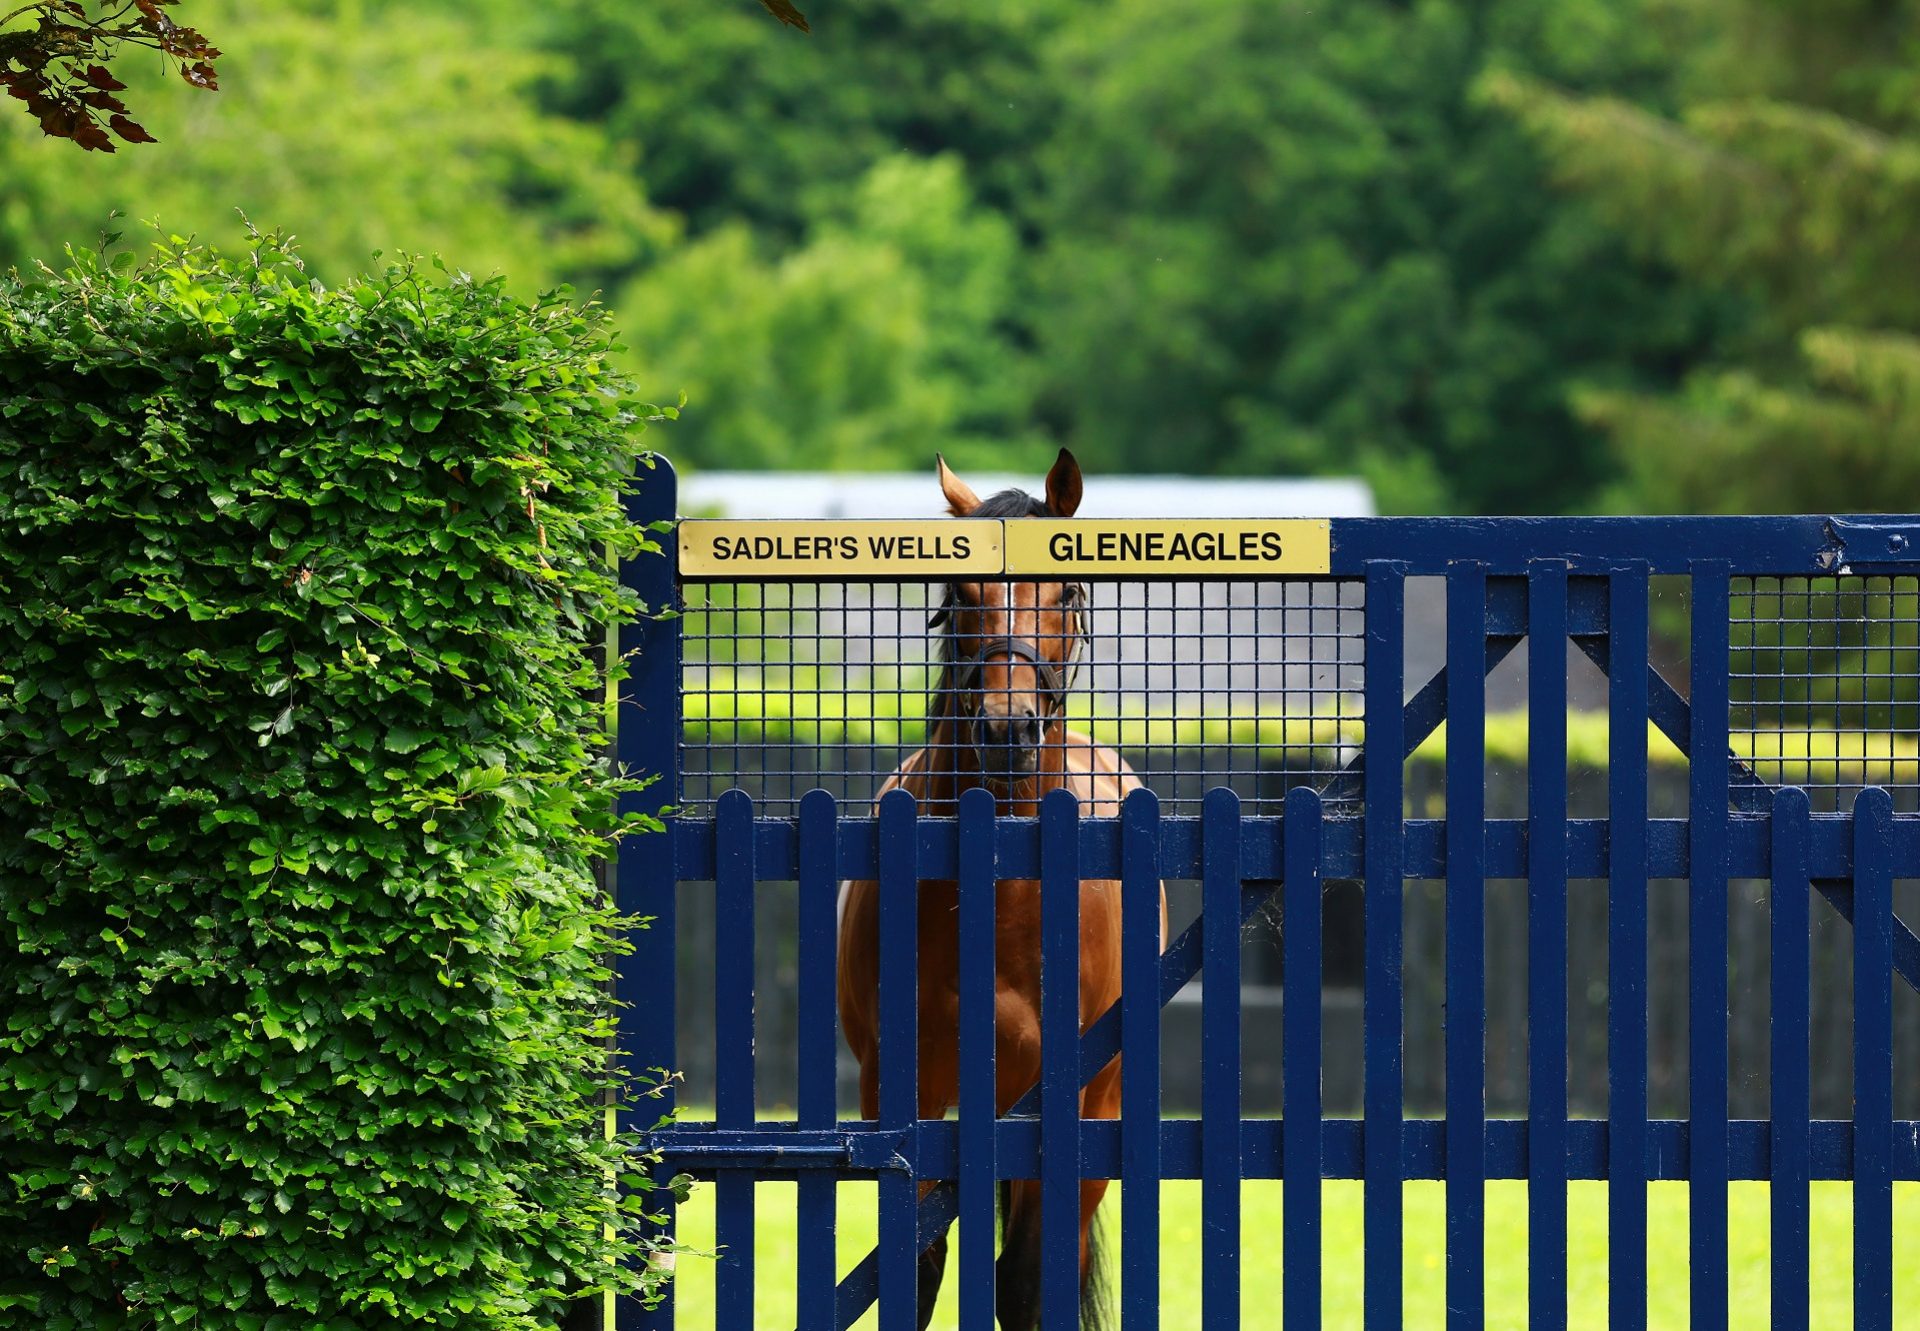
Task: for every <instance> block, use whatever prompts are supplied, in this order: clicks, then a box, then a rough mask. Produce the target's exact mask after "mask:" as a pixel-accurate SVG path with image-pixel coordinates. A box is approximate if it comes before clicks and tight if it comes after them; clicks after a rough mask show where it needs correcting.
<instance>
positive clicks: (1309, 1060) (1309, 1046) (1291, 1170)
mask: <svg viewBox="0 0 1920 1331" xmlns="http://www.w3.org/2000/svg"><path fill="white" fill-rule="evenodd" d="M1284 838H1285V842H1284V846H1283V853H1284V854H1285V855H1286V865H1285V869H1284V873H1285V875H1286V879H1285V882H1284V884H1283V885H1282V888H1281V891H1282V894H1283V896H1282V903H1281V915H1280V921H1281V940H1282V948H1283V954H1284V960H1283V968H1282V970H1283V973H1282V979H1281V983H1282V985H1283V998H1282V1007H1281V1023H1282V1027H1281V1039H1282V1041H1283V1042H1284V1043H1283V1047H1282V1066H1283V1068H1284V1075H1285V1081H1284V1085H1283V1087H1282V1095H1283V1103H1282V1105H1281V1109H1282V1112H1283V1114H1284V1115H1285V1117H1284V1121H1283V1122H1282V1125H1281V1139H1280V1140H1281V1150H1282V1156H1283V1158H1282V1161H1281V1166H1280V1172H1281V1175H1282V1178H1283V1179H1284V1180H1285V1181H1284V1182H1283V1184H1282V1188H1283V1190H1284V1191H1283V1197H1282V1206H1283V1211H1282V1214H1283V1216H1284V1217H1285V1221H1284V1224H1283V1229H1284V1230H1285V1233H1284V1235H1283V1236H1282V1238H1281V1246H1282V1256H1281V1278H1282V1282H1283V1285H1282V1297H1283V1299H1284V1302H1285V1321H1286V1326H1287V1328H1288V1331H1303V1329H1310V1328H1313V1327H1317V1326H1319V1325H1320V1284H1321V1281H1320V1210H1321V1208H1320V1171H1321V1149H1320V1143H1321V1135H1322V1128H1321V1108H1322V1106H1321V1099H1320V1065H1321V1059H1320V1053H1321V1048H1320V1046H1321V1014H1320V977H1321V970H1322V966H1321V953H1320V941H1321V939H1320V935H1321V919H1320V911H1321V907H1322V898H1321V892H1320V796H1319V795H1318V794H1317V793H1316V792H1315V791H1314V790H1313V789H1312V788H1311V787H1309V786H1295V787H1294V788H1293V789H1292V790H1290V791H1288V792H1287V803H1286V823H1285V831H1284Z"/></svg>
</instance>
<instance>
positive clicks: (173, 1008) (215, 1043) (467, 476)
mask: <svg viewBox="0 0 1920 1331" xmlns="http://www.w3.org/2000/svg"><path fill="white" fill-rule="evenodd" d="M608 350H609V343H608V334H607V332H606V329H605V327H604V324H603V322H602V318H601V316H600V315H599V314H598V312H596V311H594V310H592V309H586V310H583V309H581V308H579V307H577V306H574V305H571V304H569V303H568V301H567V300H566V299H564V297H563V296H561V295H556V296H551V297H546V298H543V299H541V300H539V301H537V302H535V303H534V304H532V305H526V304H521V303H518V302H516V301H514V300H512V299H510V298H508V297H507V296H506V295H505V294H504V292H503V290H502V286H501V284H500V283H499V282H498V281H490V282H481V281H475V280H471V279H469V278H468V277H467V276H465V275H464V274H457V275H446V276H435V277H432V278H429V277H427V276H423V275H422V274H420V273H418V272H415V271H414V270H413V269H412V268H410V267H398V268H392V269H389V270H388V271H387V272H386V273H385V274H384V275H383V276H381V277H379V278H375V279H368V280H363V281H359V282H356V283H353V284H351V285H348V286H345V287H342V288H340V289H338V290H325V289H323V288H322V287H320V286H319V285H318V284H317V283H312V282H310V281H308V279H307V278H306V276H305V275H304V274H303V273H302V272H301V271H299V268H298V264H297V261H296V260H295V259H294V258H293V256H292V255H291V253H290V252H289V250H288V249H287V248H286V247H285V246H284V245H282V244H280V243H278V242H275V241H262V242H261V243H260V244H259V246H258V247H257V249H256V251H255V252H254V253H253V254H251V255H249V256H247V257H246V258H244V259H242V260H240V261H229V260H222V259H220V258H218V257H217V256H214V255H212V254H209V253H207V252H206V251H204V250H199V249H196V248H194V247H192V246H190V245H187V244H184V243H181V242H177V241H176V242H174V243H172V244H170V245H166V246H162V247H161V248H160V249H159V250H158V251H157V253H156V254H155V256H154V257H153V258H152V259H151V260H150V261H148V262H146V263H144V264H141V265H134V264H131V263H128V262H124V261H122V262H116V263H114V264H112V265H108V264H106V263H103V262H101V261H100V260H98V259H96V258H93V257H90V256H81V257H79V258H77V259H76V260H75V261H74V266H73V267H72V268H71V269H69V270H68V271H67V272H65V273H64V274H60V275H55V274H54V273H52V272H50V271H45V270H43V271H41V272H40V273H39V274H37V275H31V276H29V277H26V278H22V277H20V276H18V275H15V276H14V277H12V278H11V279H10V280H7V281H4V282H0V914H3V915H4V919H5V931H4V933H0V967H3V968H4V969H3V970H0V1014H3V1015H0V1324H6V1325H17V1326H29V1325H31V1326H38V1327H48V1328H67V1327H72V1328H87V1331H102V1329H103V1328H115V1327H135V1326H141V1327H144V1326H163V1327H164V1326H172V1325H175V1324H181V1325H190V1326H193V1327H198V1328H209V1329H211V1328H225V1327H234V1328H262V1329H263V1331H264V1329H266V1328H276V1327H286V1328H301V1329H302V1331H306V1329H308V1328H318V1327H328V1328H347V1327H375V1326H378V1327H389V1326H396V1325H398V1326H408V1325H425V1324H431V1325H436V1326H452V1327H476V1328H507V1327H513V1328H520V1327H536V1326H551V1325H553V1324H555V1323H556V1322H557V1321H558V1319H560V1318H561V1317H562V1316H564V1315H565V1313H566V1310H567V1304H568V1300H569V1299H570V1298H572V1297H578V1296H579V1292H580V1291H582V1290H585V1289H588V1288H590V1287H592V1286H594V1285H596V1284H597V1285H602V1286H604V1285H607V1284H608V1283H610V1282H615V1281H624V1282H627V1284H628V1286H629V1287H631V1284H632V1282H633V1281H635V1280H636V1279H637V1277H635V1276H633V1275H631V1274H619V1273H620V1272H621V1268H620V1267H619V1266H616V1265H613V1263H615V1262H619V1261H628V1262H629V1264H631V1259H633V1258H634V1257H635V1256H636V1251H637V1249H638V1247H639V1246H640V1241H639V1240H638V1239H637V1238H636V1237H634V1235H633V1232H632V1231H633V1226H632V1223H631V1219H630V1215H631V1212H632V1211H634V1210H636V1209H637V1206H638V1202H637V1199H634V1198H630V1199H629V1201H628V1203H627V1204H626V1210H627V1213H628V1215H627V1217H626V1218H623V1217H622V1216H618V1215H616V1214H615V1209H614V1207H613V1205H612V1203H611V1202H610V1201H609V1198H608V1189H609V1178H610V1171H611V1170H612V1169H613V1168H614V1167H615V1166H616V1164H617V1163H618V1162H619V1160H620V1159H621V1151H622V1144H620V1143H615V1142H611V1141H608V1140H607V1139H606V1138H605V1135H604V1130H603V1105H604V1104H605V1095H606V1092H607V1090H608V1089H609V1087H608V1082H609V1074H608V1072H607V1069H606V1060H605V1047H604V1045H603V1044H602V1043H601V1041H603V1040H604V1039H605V1037H606V1034H607V1020H608V1018H607V1004H606V1000H605V990H604V982H605V980H606V976H607V963H606V958H607V956H608V954H609V953H610V951H612V950H613V948H614V947H615V946H616V944H617V941H618V927H617V925H618V922H617V921H616V919H615V918H614V917H613V916H612V915H611V914H610V912H609V910H608V909H607V907H606V906H605V904H604V902H603V900H602V898H601V895H600V894H599V893H598V892H597V890H596V887H595V883H594V878H593V861H594V859H595V857H596V856H598V855H600V854H602V853H603V852H604V850H605V849H606V847H607V844H608V840H609V838H610V837H611V836H613V835H614V833H615V824H614V818H613V815H612V812H611V809H610V804H611V796H612V794H613V793H614V790H615V789H616V784H617V783H612V782H609V781H608V780H607V775H606V772H605V770H604V766H603V760H602V754H603V749H602V745H603V743H604V735H603V731H604V729H605V713H604V708H603V706H602V704H601V702H600V701H599V698H598V695H597V692H596V687H595V681H596V676H595V670H596V667H595V662H594V656H593V650H594V648H595V647H596V645H597V644H598V643H599V641H601V634H602V631H603V629H604V626H605V625H607V624H608V623H610V622H612V621H613V620H615V619H616V618H618V617H619V616H621V615H623V614H626V613H630V612H632V611H633V610H634V609H635V607H633V606H631V605H629V604H626V603H625V602H624V601H623V598H622V596H621V594H620V592H619V589H618V587H617V586H616V583H615V581H614V580H613V578H612V576H611V574H610V566H609V564H608V562H607V551H608V548H609V546H611V547H613V548H614V549H615V550H616V551H618V552H622V553H625V552H632V551H634V550H636V549H638V548H640V547H641V546H642V544H643V541H644V539H645V537H646V534H645V533H641V532H636V531H634V530H632V529H631V528H630V527H629V525H628V524H627V523H626V522H625V521H624V520H623V518H622V516H621V511H620V493H621V491H622V488H623V487H624V486H625V485H627V484H628V483H629V482H628V477H629V473H630V472H631V471H632V470H633V466H634V458H635V449H634V445H633V436H634V434H635V433H636V431H637V429H638V428H639V426H640V422H641V420H642V419H643V417H642V412H643V411H644V410H645V409H644V408H642V407H641V406H640V405H639V404H637V403H633V402H631V401H629V400H627V398H626V396H625V392H626V385H625V384H624V383H623V382H622V381H621V380H620V379H619V378H618V376H617V375H616V374H615V373H614V372H613V371H611V370H610V369H609V367H608V364H607V354H608Z"/></svg>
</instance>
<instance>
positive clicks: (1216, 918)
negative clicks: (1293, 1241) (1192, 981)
mask: <svg viewBox="0 0 1920 1331" xmlns="http://www.w3.org/2000/svg"><path fill="white" fill-rule="evenodd" d="M1200 860H1201V863H1200V912H1201V915H1200V919H1201V925H1200V927H1201V953H1202V956H1203V958H1204V959H1203V961H1202V963H1201V968H1200V976H1201V981H1200V983H1201V990H1200V993H1201V997H1200V1280H1201V1285H1200V1324H1201V1326H1202V1328H1203V1331H1232V1328H1235V1327H1238V1326H1239V1325H1240V1165H1241V1153H1240V893H1241V878H1240V797H1239V796H1238V795H1236V794H1234V793H1233V792H1232V791H1231V790H1229V789H1227V788H1226V787H1224V786H1221V787H1216V788H1215V789H1213V790H1209V791H1208V792H1207V794H1206V798H1205V799H1204V800H1203V801H1202V802H1201V806H1200Z"/></svg>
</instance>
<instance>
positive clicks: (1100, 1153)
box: [657, 1115, 1920, 1322]
mask: <svg viewBox="0 0 1920 1331" xmlns="http://www.w3.org/2000/svg"><path fill="white" fill-rule="evenodd" d="M1203 1126H1204V1125H1203V1123H1202V1121H1201V1120H1200V1119H1193V1118H1183V1119H1172V1118H1170V1119H1163V1120H1162V1121H1161V1123H1160V1150H1161V1161H1162V1165H1163V1169H1162V1173H1161V1177H1162V1178H1163V1179H1199V1178H1201V1176H1202V1170H1201V1136H1202V1129H1203ZM1364 1127H1365V1125H1364V1124H1363V1123H1362V1121H1361V1120H1359V1119H1327V1120H1325V1122H1324V1123H1323V1125H1322V1138H1321V1155H1322V1157H1323V1159H1324V1161H1325V1165H1324V1169H1323V1172H1324V1174H1325V1176H1326V1177H1327V1178H1336V1179H1359V1178H1361V1177H1363V1176H1364V1175H1363V1170H1364V1164H1365V1161H1364V1151H1365V1146H1364V1137H1363V1132H1364ZM1284 1128H1285V1125H1284V1123H1282V1122H1281V1121H1280V1120H1279V1119H1252V1118H1250V1119H1246V1120H1244V1121H1243V1122H1242V1123H1241V1127H1240V1134H1241V1177H1243V1178H1249V1179H1278V1178H1281V1177H1282V1163H1283V1162H1282V1151H1283V1139H1284V1137H1285V1135H1286V1134H1285V1131H1284ZM1080 1132H1081V1136H1080V1175H1081V1177H1082V1178H1103V1179H1111V1178H1118V1177H1121V1171H1122V1168H1123V1165H1124V1160H1123V1158H1122V1155H1121V1125H1120V1123H1119V1122H1118V1121H1117V1120H1112V1119H1108V1120H1098V1119H1093V1120H1088V1121H1086V1122H1084V1123H1082V1125H1081V1129H1080ZM1916 1133H1920V1124H1916V1123H1914V1122H1912V1121H1908V1120H1901V1121H1899V1122H1896V1123H1895V1124H1894V1125H1893V1148H1892V1151H1893V1177H1894V1178H1895V1179H1896V1180H1898V1181H1920V1136H1916ZM1811 1138H1812V1148H1811V1149H1812V1161H1813V1163H1812V1167H1811V1174H1812V1177H1813V1178H1815V1179H1816V1180H1818V1179H1850V1178H1852V1177H1853V1124H1852V1122H1851V1121H1849V1120H1816V1121H1815V1122H1814V1123H1813V1125H1812V1129H1811ZM1647 1140H1648V1148H1647V1160H1648V1177H1649V1178H1651V1179H1653V1180H1655V1181H1680V1180H1685V1179H1686V1178H1687V1122H1686V1120H1685V1119H1656V1120H1654V1121H1653V1122H1651V1123H1649V1124H1648V1125H1647ZM657 1141H658V1143H659V1144H660V1145H661V1147H662V1148H663V1149H665V1150H667V1151H668V1152H669V1153H670V1154H671V1155H672V1156H673V1157H674V1159H675V1160H676V1161H677V1162H679V1163H680V1164H681V1165H682V1166H683V1167H684V1169H685V1171H686V1172H687V1173H689V1174H691V1175H693V1176H694V1177H695V1178H709V1177H714V1176H716V1175H717V1174H719V1173H720V1172H721V1171H723V1170H727V1169H753V1170H755V1172H756V1173H758V1174H759V1176H760V1177H762V1178H779V1179H788V1178H797V1177H802V1176H804V1175H805V1174H807V1173H810V1172H819V1171H830V1172H834V1173H837V1174H839V1175H841V1176H843V1177H846V1178H862V1179H868V1180H872V1179H875V1178H880V1177H884V1176H885V1175H887V1174H894V1173H897V1174H912V1175H913V1176H914V1177H916V1178H920V1179H922V1180H925V1181H927V1182H930V1183H939V1181H943V1180H950V1179H954V1178H957V1177H958V1176H959V1169H960V1144H959V1143H960V1134H959V1125H958V1124H957V1123H956V1122H955V1121H953V1120H951V1119H946V1120H933V1121H924V1122H921V1123H918V1124H915V1125H914V1126H913V1127H912V1128H909V1129H905V1130H901V1131H893V1130H889V1129H887V1128H883V1127H881V1126H880V1125H878V1124H874V1123H859V1122H850V1123H843V1124H842V1125H841V1128H840V1130H839V1131H837V1132H832V1133H825V1134H818V1135H816V1134H809V1133H801V1132H798V1131H796V1129H795V1128H794V1126H793V1125H792V1124H791V1123H785V1124H781V1123H762V1124H760V1125H759V1126H758V1127H757V1128H755V1129H753V1130H751V1131H744V1132H720V1131H716V1130H715V1129H714V1128H713V1126H712V1125H711V1124H704V1125H702V1124H683V1125H681V1126H680V1127H677V1128H675V1129H673V1130H672V1131H671V1132H667V1133H663V1134H661V1135H660V1137H659V1138H658V1139H657ZM994 1141H995V1146H994V1150H995V1161H996V1167H997V1168H998V1170H999V1173H1000V1177H1001V1178H1028V1179H1031V1178H1038V1177H1039V1171H1040V1122H1039V1120H1038V1119H1037V1118H1014V1117H1012V1116H1010V1115H1003V1116H1002V1117H1001V1120H1000V1124H999V1127H998V1128H996V1129H995V1136H994ZM709 1143H712V1145H711V1146H709V1145H708V1144H709ZM1771 1143H1772V1133H1771V1125H1770V1124H1769V1123H1768V1121H1767V1120H1765V1119H1735V1120H1734V1121H1733V1122H1732V1123H1730V1124H1729V1125H1728V1152H1727V1159H1728V1176H1729V1177H1730V1178H1733V1179H1736V1180H1738V1179H1766V1178H1767V1177H1768V1176H1769V1170H1770V1168H1771V1160H1772V1144H1771ZM913 1152H917V1155H911V1158H910V1153H913ZM1486 1159H1487V1177H1488V1178H1490V1179H1524V1178H1526V1177H1527V1121H1526V1120H1525V1119H1491V1120H1489V1121H1488V1123H1487V1131H1486ZM1405 1160H1406V1176H1407V1178H1409V1179H1444V1178H1445V1177H1446V1166H1447V1140H1446V1124H1445V1122H1444V1121H1442V1120H1438V1119H1410V1120H1408V1122H1407V1127H1406V1137H1405ZM1567 1176H1568V1177H1569V1178H1573V1179H1604V1178H1606V1177H1608V1156H1607V1125H1606V1123H1605V1122H1604V1121H1602V1120H1598V1119H1574V1120H1573V1121H1571V1122H1569V1123H1568V1124H1567ZM955 1195H956V1194H955V1192H954V1189H953V1188H951V1187H949V1186H945V1185H944V1183H939V1185H938V1186H934V1187H931V1188H929V1189H928V1192H927V1201H926V1202H924V1203H923V1205H922V1208H921V1212H920V1221H919V1228H920V1235H921V1240H922V1242H923V1243H931V1242H932V1241H933V1240H934V1239H935V1238H937V1237H939V1235H940V1234H941V1233H942V1232H944V1229H945V1226H946V1225H948V1224H949V1223H951V1221H952V1220H953V1218H954V1207H953V1206H952V1204H951V1199H952V1198H953V1197H954V1196H955ZM941 1198H944V1199H947V1200H946V1202H945V1203H944V1204H943V1203H942V1202H940V1201H938V1200H936V1199H941ZM848 1278H849V1279H850V1280H851V1279H853V1278H854V1277H852V1276H849V1277H848ZM860 1288H862V1289H865V1290H866V1291H867V1292H868V1294H869V1297H870V1296H871V1290H872V1285H871V1282H870V1281H869V1283H868V1284H866V1285H862V1286H860ZM841 1293H842V1298H843V1300H844V1299H845V1297H846V1295H847V1290H846V1289H845V1288H843V1289H842V1291H841ZM839 1316H840V1318H841V1320H842V1321H843V1322H845V1321H846V1318H847V1311H846V1309H845V1308H844V1307H843V1308H842V1309H841V1311H840V1313H839Z"/></svg>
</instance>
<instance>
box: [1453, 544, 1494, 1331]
mask: <svg viewBox="0 0 1920 1331" xmlns="http://www.w3.org/2000/svg"><path fill="white" fill-rule="evenodd" d="M1486 684H1487V575H1486V570H1485V569H1484V567H1482V566H1481V565H1480V564H1477V563H1471V562H1465V561H1463V562H1460V563H1456V564H1454V565H1453V566H1452V567H1451V568H1450V569H1449V570H1448V572H1447V900H1446V935H1447V946H1446V971H1447V976H1446V993H1447V1037H1446V1043H1447V1128H1446V1140H1447V1207H1446V1209H1447V1327H1448V1331H1480V1328H1481V1326H1482V1325H1483V1323H1484V1322H1485V1320H1486V1314H1485V1308H1486V1246H1487V1244H1486V1177H1487V1121H1486V1120H1487V1096H1486V1084H1487V1060H1486V1052H1487V958H1486V943H1487V906H1486V886H1487V884H1486V872H1485V870H1486V802H1487V790H1486V779H1487V777H1486V747H1487V746H1486V739H1487V737H1486V719H1487V692H1486Z"/></svg>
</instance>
